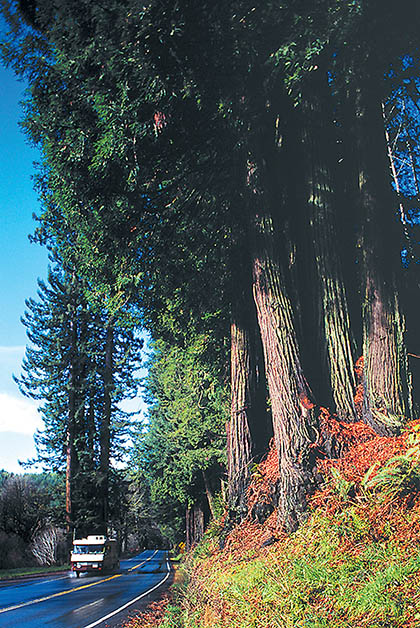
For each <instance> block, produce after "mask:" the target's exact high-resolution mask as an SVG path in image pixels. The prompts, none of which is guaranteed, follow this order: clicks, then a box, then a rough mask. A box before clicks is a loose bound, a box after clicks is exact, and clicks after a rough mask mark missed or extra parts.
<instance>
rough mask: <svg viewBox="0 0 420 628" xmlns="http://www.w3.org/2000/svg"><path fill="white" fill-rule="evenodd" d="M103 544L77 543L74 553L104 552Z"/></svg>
mask: <svg viewBox="0 0 420 628" xmlns="http://www.w3.org/2000/svg"><path fill="white" fill-rule="evenodd" d="M104 549H105V548H104V546H103V545H75V546H74V547H73V553H74V554H103V553H104Z"/></svg>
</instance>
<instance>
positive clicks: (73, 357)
mask: <svg viewBox="0 0 420 628" xmlns="http://www.w3.org/2000/svg"><path fill="white" fill-rule="evenodd" d="M70 308H71V313H70V321H69V326H70V352H69V376H68V413H67V427H66V532H67V537H68V541H69V542H70V543H71V536H72V533H73V530H74V526H75V515H76V513H75V512H74V479H75V473H76V466H77V463H76V450H75V437H76V385H77V320H76V311H75V305H74V303H73V302H72V301H71V302H70Z"/></svg>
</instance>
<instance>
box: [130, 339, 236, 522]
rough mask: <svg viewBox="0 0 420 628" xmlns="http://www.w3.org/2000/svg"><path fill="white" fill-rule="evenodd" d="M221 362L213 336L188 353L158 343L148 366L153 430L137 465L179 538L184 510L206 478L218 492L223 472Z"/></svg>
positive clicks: (141, 444)
mask: <svg viewBox="0 0 420 628" xmlns="http://www.w3.org/2000/svg"><path fill="white" fill-rule="evenodd" d="M216 358H217V353H215V347H214V344H213V340H212V338H211V336H204V335H202V336H197V337H195V338H191V339H190V343H189V344H188V345H187V346H186V347H184V348H181V347H169V346H167V345H165V343H163V342H156V343H154V345H153V353H152V355H151V357H150V361H149V372H148V377H147V379H146V381H145V387H146V392H147V399H148V401H149V403H150V406H149V412H148V421H149V424H148V425H147V428H146V429H145V430H144V432H143V433H140V434H139V436H138V440H137V450H136V453H135V456H134V459H133V460H134V463H135V464H136V465H137V466H138V468H139V473H141V474H142V475H144V476H145V478H146V479H147V481H148V483H149V485H150V491H151V499H152V502H153V503H154V504H155V506H156V508H157V510H158V512H160V513H162V520H163V521H166V523H168V522H169V521H172V522H173V524H174V526H175V527H176V528H177V530H178V533H179V532H180V531H181V530H180V528H181V529H182V528H183V526H184V523H183V515H180V514H179V515H177V513H178V512H179V507H181V508H182V509H185V508H186V507H187V506H190V505H192V504H193V503H194V502H196V501H197V499H200V494H203V493H204V486H203V482H204V480H203V478H204V476H207V477H208V482H209V484H210V491H211V492H214V490H215V489H217V484H218V481H220V475H221V473H222V472H223V465H224V461H225V421H226V389H225V387H224V386H223V380H222V377H221V375H222V374H221V373H220V371H219V370H218V368H217V362H216ZM175 504H177V505H178V506H175ZM172 508H173V509H174V514H175V519H174V517H173V515H171V509H172ZM207 508H208V505H207ZM181 512H183V511H181ZM181 517H182V518H181Z"/></svg>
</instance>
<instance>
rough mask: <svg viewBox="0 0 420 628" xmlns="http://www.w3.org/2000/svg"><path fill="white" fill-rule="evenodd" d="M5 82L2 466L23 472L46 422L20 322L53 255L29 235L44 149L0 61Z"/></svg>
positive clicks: (0, 216) (0, 147)
mask: <svg viewBox="0 0 420 628" xmlns="http://www.w3.org/2000/svg"><path fill="white" fill-rule="evenodd" d="M0 85H1V98H0V120H1V124H0V191H1V208H0V220H1V222H0V267H1V273H0V295H1V304H0V468H4V469H7V470H8V471H15V472H19V471H21V468H20V467H19V465H18V462H17V461H18V459H21V460H26V459H27V458H30V457H32V456H34V454H35V450H34V446H33V432H34V431H35V429H36V428H37V427H41V426H42V422H41V419H40V416H39V414H38V413H37V410H36V404H35V402H33V401H32V400H29V399H26V398H25V397H23V396H22V395H21V394H20V393H19V390H18V388H17V386H16V384H15V383H14V382H13V379H12V374H13V373H14V374H19V372H20V364H21V361H22V357H23V354H24V349H25V345H26V333H25V328H24V326H23V325H22V324H21V322H20V317H21V316H22V314H23V312H24V309H25V299H27V298H29V297H31V296H35V295H36V291H37V279H38V277H45V276H46V271H47V266H48V257H47V251H46V250H45V249H44V248H42V247H40V246H39V245H36V244H31V243H30V242H29V239H28V234H29V233H32V232H33V230H34V228H35V221H34V220H33V218H32V214H33V213H39V204H38V201H37V196H36V193H35V191H34V190H33V187H32V181H31V175H32V174H33V173H34V167H33V162H34V161H36V160H38V159H39V154H38V153H37V151H36V150H35V149H34V148H33V147H31V146H30V145H29V144H28V143H27V141H26V138H25V136H24V134H23V133H22V131H21V130H20V129H19V127H18V121H19V120H20V119H21V117H22V112H21V108H20V105H19V102H20V101H21V100H22V99H23V97H24V91H25V85H24V84H23V83H21V82H19V81H18V80H17V79H16V78H15V76H14V73H13V72H12V71H11V70H7V69H5V68H3V67H1V66H0Z"/></svg>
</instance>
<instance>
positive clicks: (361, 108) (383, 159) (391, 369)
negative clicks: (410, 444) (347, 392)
mask: <svg viewBox="0 0 420 628" xmlns="http://www.w3.org/2000/svg"><path fill="white" fill-rule="evenodd" d="M375 86H376V88H377V89H375ZM380 93H381V92H380V88H379V82H378V81H375V80H374V77H373V76H371V77H369V81H365V80H363V82H362V83H361V88H360V89H359V90H358V92H357V96H356V111H355V121H356V122H355V131H356V141H357V149H358V150H357V154H358V170H359V202H360V205H361V207H362V210H363V225H362V229H361V237H360V248H361V252H362V262H363V275H364V277H363V278H364V304H363V321H364V326H363V332H364V338H363V353H364V358H365V360H364V388H365V396H364V409H363V414H364V418H365V420H366V421H367V422H368V423H369V424H370V425H371V426H372V427H373V428H374V429H375V430H376V431H377V432H378V433H380V434H389V433H395V432H397V431H398V430H399V429H400V428H401V426H402V425H403V424H404V421H405V418H406V417H408V416H410V414H411V396H410V378H409V374H408V367H407V355H406V349H405V345H404V317H403V315H402V313H401V311H400V307H399V297H398V292H397V287H396V283H397V282H396V268H397V267H398V265H399V263H400V260H399V257H398V246H397V245H398V241H399V238H398V234H397V230H396V227H397V223H396V219H395V216H394V214H395V203H394V198H393V196H392V193H391V188H390V181H389V175H388V168H389V166H388V164H387V148H386V143H385V136H384V127H383V119H382V110H381V102H380V100H379V98H380ZM395 200H396V199H395Z"/></svg>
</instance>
